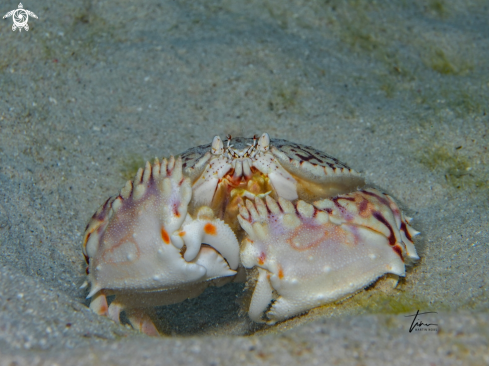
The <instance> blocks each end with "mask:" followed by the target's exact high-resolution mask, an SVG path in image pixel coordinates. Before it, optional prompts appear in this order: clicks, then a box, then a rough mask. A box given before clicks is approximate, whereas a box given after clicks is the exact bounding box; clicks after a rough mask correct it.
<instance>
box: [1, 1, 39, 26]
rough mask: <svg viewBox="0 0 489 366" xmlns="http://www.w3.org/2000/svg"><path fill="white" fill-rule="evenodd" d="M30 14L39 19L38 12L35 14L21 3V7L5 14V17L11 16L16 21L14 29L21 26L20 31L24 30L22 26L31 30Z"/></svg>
mask: <svg viewBox="0 0 489 366" xmlns="http://www.w3.org/2000/svg"><path fill="white" fill-rule="evenodd" d="M29 15H30V16H31V17H33V18H36V19H37V15H36V14H34V13H33V12H32V11H29V10H25V9H24V6H23V5H22V3H19V8H18V9H14V10H12V11H9V12H8V13H7V14H5V15H4V16H3V19H5V18H8V17H10V16H11V17H12V20H13V21H14V24H13V25H12V30H13V31H15V30H16V29H17V28H19V32H22V28H24V29H25V30H26V31H28V30H29V24H27V20H28V19H29Z"/></svg>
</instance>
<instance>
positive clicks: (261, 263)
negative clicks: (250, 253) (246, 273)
mask: <svg viewBox="0 0 489 366" xmlns="http://www.w3.org/2000/svg"><path fill="white" fill-rule="evenodd" d="M265 259H267V255H266V254H265V253H264V252H261V253H260V256H259V257H258V264H259V265H260V266H263V264H264V263H265Z"/></svg>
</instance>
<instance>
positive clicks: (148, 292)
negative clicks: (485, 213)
mask: <svg viewBox="0 0 489 366" xmlns="http://www.w3.org/2000/svg"><path fill="white" fill-rule="evenodd" d="M364 185H365V182H364V180H363V178H362V177H361V176H360V175H359V174H358V173H357V172H355V171H354V170H352V169H350V168H349V167H348V166H347V165H345V164H343V163H341V162H340V161H338V160H337V159H335V158H333V157H331V156H329V155H327V154H325V153H323V152H320V151H318V150H316V149H313V148H311V147H308V146H304V145H300V144H295V143H291V142H288V141H285V140H279V139H272V140H270V138H269V136H268V134H263V135H262V136H261V137H260V138H259V139H257V138H255V137H253V138H252V139H246V138H234V139H232V138H231V137H229V138H228V141H227V145H226V146H224V144H223V142H222V140H221V139H220V138H219V137H218V136H216V137H214V139H213V142H212V144H209V145H203V146H198V147H195V148H192V149H189V150H187V151H186V152H184V153H183V154H182V155H181V156H180V157H179V158H178V159H176V160H175V159H174V158H173V157H171V158H170V159H168V160H163V161H162V162H161V163H160V162H159V161H158V160H155V163H154V164H153V165H151V164H149V163H147V164H146V167H145V168H144V170H143V169H140V170H139V171H138V174H137V175H136V177H135V178H134V180H133V181H132V182H131V181H130V182H128V183H127V184H126V186H125V187H124V188H123V189H122V190H121V192H120V194H119V195H118V196H115V197H112V198H110V199H109V200H107V201H106V202H105V204H104V205H102V207H101V208H100V209H99V210H98V211H97V212H96V213H95V214H94V216H93V217H92V220H91V221H90V222H89V224H88V226H87V229H86V232H85V236H84V244H83V252H84V254H85V258H86V260H87V263H89V266H88V281H89V282H90V284H91V291H90V293H89V295H88V297H92V303H91V305H90V307H91V308H92V309H93V310H95V311H96V312H97V313H99V314H104V315H107V314H108V315H109V316H110V317H112V318H113V319H114V320H115V321H119V314H120V312H121V311H122V310H126V311H127V312H128V317H129V320H130V321H131V323H132V324H133V326H135V327H136V328H139V329H140V330H142V331H144V332H146V333H148V334H157V331H156V328H155V327H154V325H153V323H152V320H151V319H150V317H149V316H148V312H146V311H144V310H143V309H145V308H149V307H152V306H156V305H162V304H169V303H173V302H178V301H182V300H183V299H185V298H189V297H194V296H197V295H198V294H200V293H201V292H202V291H203V290H204V289H205V288H206V287H207V286H208V285H210V284H215V285H222V284H223V283H225V282H226V281H229V279H230V278H231V277H232V276H234V275H235V274H236V270H237V268H238V264H239V262H240V260H241V264H242V265H243V266H244V267H246V268H253V267H256V268H258V270H257V271H250V272H249V276H248V281H249V284H252V283H256V286H255V287H254V293H253V295H252V301H251V305H250V309H249V314H250V317H251V318H252V319H253V320H254V321H257V322H263V321H266V322H269V323H273V322H275V321H278V320H283V319H286V318H288V317H291V316H294V315H296V314H298V313H301V312H303V311H306V310H309V309H311V308H313V307H316V306H319V305H322V304H325V303H327V302H331V301H333V300H335V299H338V298H341V297H342V296H345V295H347V294H351V293H354V292H356V291H358V290H359V289H362V288H364V287H365V286H367V285H368V284H369V283H371V282H373V281H375V280H376V279H377V278H378V277H380V276H382V275H383V274H385V273H394V274H396V275H400V276H403V275H404V261H407V260H409V259H415V258H417V254H416V250H415V248H414V245H413V244H412V241H411V238H412V236H414V235H415V234H416V232H415V231H414V230H413V229H412V228H411V227H410V226H409V223H408V221H407V220H406V219H405V218H404V216H403V215H402V213H401V212H400V210H399V208H398V207H397V205H396V204H395V203H394V201H393V200H392V199H391V198H390V197H389V196H387V195H385V194H382V193H380V192H378V191H375V190H368V189H364V190H361V191H356V190H357V189H358V188H361V187H363V186H364ZM352 192H353V193H352ZM264 200H265V201H264ZM239 241H242V242H243V244H242V246H241V255H240V254H239V253H240V247H239V244H238V242H239ZM240 257H241V258H240ZM255 272H257V273H258V276H257V277H256V276H254V274H253V273H255ZM110 294H115V295H116V298H115V300H114V301H113V302H112V303H111V304H110V306H107V300H106V295H110ZM270 305H272V306H271V309H270V310H269V311H267V309H268V308H269V307H270Z"/></svg>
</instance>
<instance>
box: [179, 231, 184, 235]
mask: <svg viewBox="0 0 489 366" xmlns="http://www.w3.org/2000/svg"><path fill="white" fill-rule="evenodd" d="M185 234H186V232H185V231H180V232H179V233H178V236H185Z"/></svg>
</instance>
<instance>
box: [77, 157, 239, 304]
mask: <svg viewBox="0 0 489 366" xmlns="http://www.w3.org/2000/svg"><path fill="white" fill-rule="evenodd" d="M191 195H192V189H191V186H190V180H189V179H188V178H184V177H183V175H182V161H181V159H180V158H179V159H177V160H175V159H174V158H173V157H171V158H170V159H169V160H168V161H167V160H163V161H162V162H161V164H160V163H159V162H158V161H156V162H155V164H154V165H153V166H151V165H150V164H149V163H147V164H146V167H145V169H144V170H142V169H140V170H139V172H138V174H137V175H136V177H135V179H134V181H133V182H128V183H127V184H126V186H125V187H124V188H123V189H122V191H121V193H120V195H119V196H117V197H116V198H112V199H110V200H108V201H107V202H106V203H105V204H104V206H102V208H101V209H100V210H99V211H98V212H97V213H96V214H95V215H94V217H93V218H92V222H90V223H89V225H88V229H87V232H86V234H85V241H84V254H85V256H86V257H87V258H88V260H89V277H88V279H89V282H90V283H91V291H90V293H89V294H88V297H91V296H93V295H94V294H96V293H97V292H98V291H99V290H101V289H110V290H127V291H136V292H137V291H156V290H164V289H168V288H173V287H175V286H181V285H186V284H190V283H194V282H199V281H205V280H207V279H209V278H214V277H216V276H219V273H220V275H221V276H229V275H231V273H233V272H234V271H230V268H229V267H227V268H226V269H223V268H222V267H223V265H222V264H223V263H226V265H227V262H226V261H225V260H224V258H226V260H227V261H228V263H230V264H231V265H232V269H235V268H236V267H237V262H238V259H239V245H238V242H237V240H236V237H235V236H234V233H233V232H232V231H231V229H230V228H229V227H228V226H227V225H226V224H225V223H224V222H222V221H220V220H218V219H214V218H207V219H205V218H197V219H196V220H193V219H192V218H191V217H190V216H189V215H187V206H188V203H189V201H190V199H191ZM184 223H185V224H184ZM182 225H183V226H182ZM182 229H183V230H186V232H183V231H182ZM177 231H179V233H180V234H182V233H183V235H181V237H182V238H183V240H185V242H186V243H188V244H189V245H188V247H187V251H188V252H189V253H188V254H187V253H185V254H184V255H183V256H182V251H181V249H182V246H183V245H181V243H180V242H179V241H178V238H179V236H178V235H176V232H177ZM180 240H181V239H180ZM203 242H206V243H207V244H210V245H211V246H212V245H215V246H216V248H218V249H217V250H218V252H222V253H224V258H222V257H221V254H219V253H218V252H217V251H214V252H215V253H216V255H218V256H219V258H218V259H219V260H217V259H216V258H214V257H215V256H214V257H213V258H214V260H213V261H212V260H210V259H209V258H210V257H209V256H207V257H206V255H205V254H202V253H201V251H200V247H201V243H203ZM226 245H228V246H229V248H227V247H226ZM233 248H234V249H233ZM199 253H201V254H200V256H199V258H197V256H198V254H199ZM208 257H209V258H208ZM206 258H207V259H206ZM214 264H215V265H216V266H217V269H216V268H212V267H210V266H212V265H214ZM208 272H209V273H211V274H212V275H208Z"/></svg>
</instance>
